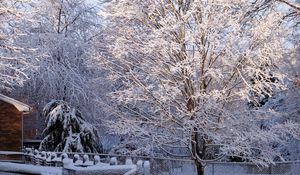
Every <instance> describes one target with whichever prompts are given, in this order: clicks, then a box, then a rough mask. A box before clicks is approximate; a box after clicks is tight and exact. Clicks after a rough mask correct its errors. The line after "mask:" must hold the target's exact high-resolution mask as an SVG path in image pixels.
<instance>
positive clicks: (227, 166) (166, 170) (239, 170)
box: [150, 159, 300, 175]
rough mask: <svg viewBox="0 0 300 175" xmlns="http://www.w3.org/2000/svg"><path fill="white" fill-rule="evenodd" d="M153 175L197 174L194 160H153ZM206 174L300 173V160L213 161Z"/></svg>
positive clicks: (287, 174)
mask: <svg viewBox="0 0 300 175" xmlns="http://www.w3.org/2000/svg"><path fill="white" fill-rule="evenodd" d="M150 162H151V174H153V175H196V168H195V166H194V163H193V162H192V161H189V162H188V161H174V160H157V159H156V160H155V159H154V160H152V161H150ZM205 175H300V161H293V162H277V163H276V164H270V165H269V166H268V167H260V166H257V165H255V164H253V163H247V162H211V163H209V164H207V165H206V166H205Z"/></svg>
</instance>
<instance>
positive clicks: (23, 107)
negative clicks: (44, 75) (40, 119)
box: [0, 94, 30, 113]
mask: <svg viewBox="0 0 300 175" xmlns="http://www.w3.org/2000/svg"><path fill="white" fill-rule="evenodd" d="M0 100H2V101H4V102H6V103H9V104H12V105H14V106H15V107H16V108H17V109H18V110H19V111H20V112H24V113H28V112H29V111H30V106H28V105H26V104H24V103H22V102H20V101H17V100H15V99H13V98H10V97H7V96H5V95H3V94H0Z"/></svg>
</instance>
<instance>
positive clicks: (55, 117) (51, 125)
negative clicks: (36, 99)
mask: <svg viewBox="0 0 300 175" xmlns="http://www.w3.org/2000/svg"><path fill="white" fill-rule="evenodd" d="M43 115H44V116H45V118H46V119H45V123H46V128H45V129H44V131H43V135H45V138H44V139H43V141H42V142H41V144H40V149H41V150H47V151H62V152H92V153H95V152H101V151H102V145H101V143H100V141H99V137H98V133H97V130H96V128H95V127H94V126H92V125H91V124H89V123H87V122H86V121H85V120H84V119H83V117H82V115H81V113H80V112H79V111H78V110H76V109H74V108H71V107H70V106H69V105H68V104H67V103H66V102H64V101H61V100H52V101H51V102H50V103H48V104H47V105H46V106H45V108H44V110H43Z"/></svg>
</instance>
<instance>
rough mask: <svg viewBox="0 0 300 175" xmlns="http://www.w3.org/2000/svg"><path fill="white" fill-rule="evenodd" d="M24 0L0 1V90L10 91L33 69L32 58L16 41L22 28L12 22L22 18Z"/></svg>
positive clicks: (21, 33) (19, 84)
mask: <svg viewBox="0 0 300 175" xmlns="http://www.w3.org/2000/svg"><path fill="white" fill-rule="evenodd" d="M25 2H29V1H24V0H13V1H8V0H2V1H0V90H6V91H11V89H12V88H14V87H16V86H21V85H23V84H24V82H25V81H26V80H28V78H29V76H28V74H29V72H30V70H32V69H33V67H32V61H31V60H32V59H34V58H33V57H28V55H27V54H26V53H28V52H29V51H30V49H28V50H26V49H25V48H23V47H21V46H19V45H18V43H16V41H15V38H16V37H18V36H20V35H25V33H24V31H23V30H20V29H18V28H15V26H14V24H15V23H18V22H20V21H22V20H25V19H24V18H22V14H23V11H22V8H20V6H21V5H24V4H23V3H25ZM31 56H32V55H31Z"/></svg>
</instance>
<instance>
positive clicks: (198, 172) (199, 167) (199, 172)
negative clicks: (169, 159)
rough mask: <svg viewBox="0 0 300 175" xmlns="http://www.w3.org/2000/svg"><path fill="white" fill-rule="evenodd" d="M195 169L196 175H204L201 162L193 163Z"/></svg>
mask: <svg viewBox="0 0 300 175" xmlns="http://www.w3.org/2000/svg"><path fill="white" fill-rule="evenodd" d="M195 164H196V169H197V175H204V166H203V165H202V163H201V162H198V161H197V160H196V161H195Z"/></svg>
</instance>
